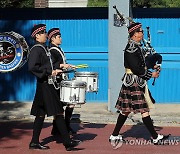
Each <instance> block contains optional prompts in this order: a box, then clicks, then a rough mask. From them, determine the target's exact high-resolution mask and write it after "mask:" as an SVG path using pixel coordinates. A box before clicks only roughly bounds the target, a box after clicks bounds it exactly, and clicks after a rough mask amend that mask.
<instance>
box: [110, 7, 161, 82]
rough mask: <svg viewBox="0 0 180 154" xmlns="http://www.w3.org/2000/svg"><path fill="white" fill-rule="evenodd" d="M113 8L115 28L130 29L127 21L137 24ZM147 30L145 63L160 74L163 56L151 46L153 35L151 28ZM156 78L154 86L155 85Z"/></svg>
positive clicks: (143, 41) (143, 45) (144, 48)
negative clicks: (124, 27) (114, 11)
mask: <svg viewBox="0 0 180 154" xmlns="http://www.w3.org/2000/svg"><path fill="white" fill-rule="evenodd" d="M113 8H114V9H115V10H116V13H117V14H116V15H114V26H117V27H121V26H124V25H125V26H126V27H127V28H128V24H127V20H128V21H129V22H130V24H131V23H135V21H133V19H132V18H131V17H125V16H124V15H123V14H121V13H120V12H119V11H118V9H117V7H116V6H115V5H114V6H113ZM146 30H147V40H146V39H144V38H143V40H142V47H143V51H144V55H145V62H146V66H147V68H148V69H155V70H156V72H160V70H161V64H162V56H161V55H160V54H159V53H157V52H156V50H155V49H154V48H153V47H152V45H151V35H150V27H146ZM155 80H156V78H154V80H153V83H152V85H155Z"/></svg>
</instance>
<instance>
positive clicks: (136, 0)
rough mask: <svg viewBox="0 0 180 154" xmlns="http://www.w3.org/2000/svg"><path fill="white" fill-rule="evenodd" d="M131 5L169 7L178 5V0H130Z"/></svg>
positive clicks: (179, 0) (179, 4)
mask: <svg viewBox="0 0 180 154" xmlns="http://www.w3.org/2000/svg"><path fill="white" fill-rule="evenodd" d="M132 4H133V7H139V8H170V7H180V0H132Z"/></svg>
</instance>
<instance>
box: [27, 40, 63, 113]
mask: <svg viewBox="0 0 180 154" xmlns="http://www.w3.org/2000/svg"><path fill="white" fill-rule="evenodd" d="M37 44H38V43H36V45H37ZM41 45H43V44H41ZM43 47H44V48H43ZM43 47H42V46H34V47H32V48H31V52H30V55H29V61H28V67H29V71H30V72H31V73H32V74H34V75H35V76H36V78H37V86H36V93H35V97H34V101H33V105H32V108H31V115H35V116H44V115H46V114H47V116H52V115H58V114H60V113H63V111H64V110H63V104H62V103H61V102H60V100H59V96H58V94H57V92H56V89H55V88H54V86H53V84H48V76H49V75H51V73H52V67H51V63H50V58H49V57H48V55H47V53H48V50H47V48H46V46H45V45H43Z"/></svg>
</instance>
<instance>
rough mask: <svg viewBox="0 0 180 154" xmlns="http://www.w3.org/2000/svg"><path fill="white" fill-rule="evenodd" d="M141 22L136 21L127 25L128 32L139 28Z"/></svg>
mask: <svg viewBox="0 0 180 154" xmlns="http://www.w3.org/2000/svg"><path fill="white" fill-rule="evenodd" d="M141 27H142V24H141V23H139V22H137V23H135V22H134V23H132V24H131V25H130V26H129V27H128V33H129V34H130V33H132V32H134V31H136V30H137V29H139V28H141Z"/></svg>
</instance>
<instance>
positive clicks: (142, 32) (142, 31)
mask: <svg viewBox="0 0 180 154" xmlns="http://www.w3.org/2000/svg"><path fill="white" fill-rule="evenodd" d="M136 32H141V33H144V31H143V30H138V31H136Z"/></svg>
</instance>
